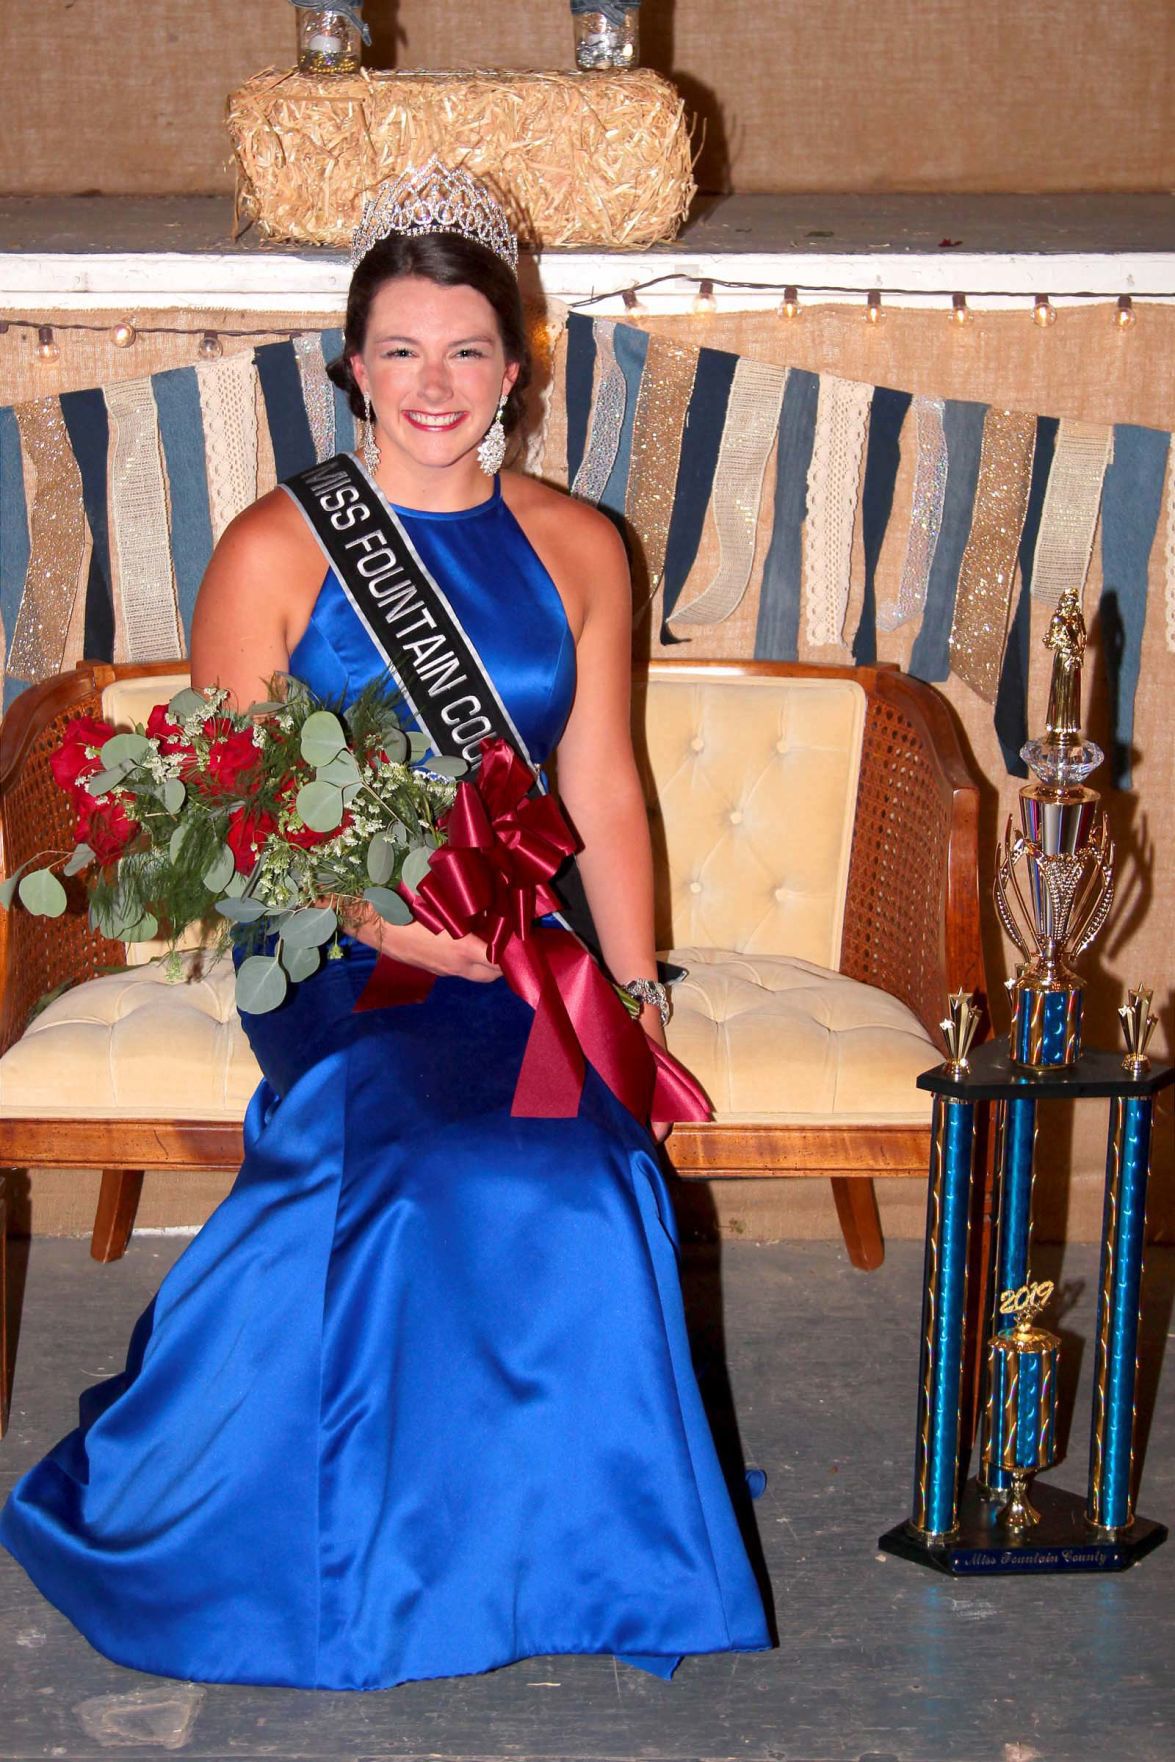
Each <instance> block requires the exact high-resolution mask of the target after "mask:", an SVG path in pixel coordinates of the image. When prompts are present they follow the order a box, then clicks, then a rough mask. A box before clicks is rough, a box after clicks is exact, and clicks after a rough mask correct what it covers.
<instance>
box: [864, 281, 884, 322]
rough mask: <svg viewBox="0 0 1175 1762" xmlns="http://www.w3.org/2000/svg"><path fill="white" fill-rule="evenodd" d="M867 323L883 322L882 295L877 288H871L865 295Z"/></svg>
mask: <svg viewBox="0 0 1175 1762" xmlns="http://www.w3.org/2000/svg"><path fill="white" fill-rule="evenodd" d="M865 323H866V324H880V323H881V295H880V294H879V293H878V291H877V289H876V288H870V289H869V292H868V293H867V294H866V296H865Z"/></svg>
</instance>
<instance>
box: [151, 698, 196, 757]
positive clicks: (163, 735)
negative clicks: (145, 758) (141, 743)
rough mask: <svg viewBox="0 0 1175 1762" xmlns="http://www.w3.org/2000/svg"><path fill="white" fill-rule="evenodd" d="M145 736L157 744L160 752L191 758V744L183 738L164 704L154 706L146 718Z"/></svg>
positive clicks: (180, 730) (181, 732) (177, 724)
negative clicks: (179, 754) (180, 754)
mask: <svg viewBox="0 0 1175 1762" xmlns="http://www.w3.org/2000/svg"><path fill="white" fill-rule="evenodd" d="M147 735H148V738H149V739H151V740H154V741H157V742H158V744H159V750H160V751H161V752H165V753H182V754H183V756H184V757H185V758H191V756H192V743H191V741H190V740H187V739H186V738H185V737H184V733H183V730H182V729H181V728H180V725H179V723H178V722H177V721H176V719H175V717H174V716H173V715H172V713H171V711H170V710H169V709H168V707H167V705H166V704H156V705H155V708H154V709H153V710H152V711H151V714H150V715H149V716H148V717H147Z"/></svg>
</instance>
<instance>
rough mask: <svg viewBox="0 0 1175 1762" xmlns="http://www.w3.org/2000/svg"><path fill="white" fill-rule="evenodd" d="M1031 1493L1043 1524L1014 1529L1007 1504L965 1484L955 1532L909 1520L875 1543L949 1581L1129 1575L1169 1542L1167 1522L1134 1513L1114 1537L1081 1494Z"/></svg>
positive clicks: (1055, 1490)
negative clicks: (941, 1532)
mask: <svg viewBox="0 0 1175 1762" xmlns="http://www.w3.org/2000/svg"><path fill="white" fill-rule="evenodd" d="M1032 1496H1033V1498H1034V1500H1035V1501H1036V1504H1037V1507H1038V1509H1039V1511H1040V1522H1039V1523H1036V1524H1033V1525H1032V1527H1031V1528H1029V1529H1021V1530H1014V1529H1010V1528H1009V1527H1008V1525H1007V1523H1006V1522H1005V1521H1004V1507H1003V1505H1002V1504H997V1503H996V1502H995V1501H993V1500H991V1499H988V1498H985V1497H984V1496H983V1495H982V1493H981V1492H980V1491H979V1488H978V1484H977V1482H975V1481H968V1483H967V1485H966V1487H965V1488H964V1490H963V1497H962V1499H961V1501H960V1504H959V1525H958V1528H957V1529H956V1530H954V1531H953V1532H952V1534H951V1535H949V1536H934V1537H924V1536H922V1535H921V1534H920V1533H919V1531H918V1530H916V1529H914V1527H913V1526H912V1525H911V1524H910V1523H899V1524H897V1525H895V1527H894V1528H893V1529H891V1530H887V1531H886V1532H885V1534H884V1535H883V1536H882V1537H881V1539H880V1541H879V1542H878V1544H877V1546H878V1547H879V1548H880V1549H881V1550H882V1552H883V1553H885V1554H895V1555H897V1556H898V1557H899V1558H900V1559H902V1560H913V1561H914V1562H915V1563H916V1564H917V1565H918V1566H929V1567H931V1568H932V1569H933V1570H934V1571H935V1572H945V1573H947V1574H948V1575H949V1576H950V1577H951V1578H981V1577H986V1576H988V1575H991V1574H994V1573H1020V1574H1023V1573H1026V1572H1125V1570H1126V1568H1127V1567H1128V1566H1133V1565H1134V1562H1135V1561H1136V1560H1141V1559H1142V1557H1143V1555H1144V1554H1149V1553H1150V1552H1151V1550H1152V1548H1157V1547H1158V1546H1159V1544H1160V1542H1165V1541H1166V1539H1167V1530H1166V1526H1165V1525H1164V1524H1161V1523H1152V1522H1151V1521H1150V1519H1149V1518H1146V1517H1136V1518H1135V1519H1134V1522H1133V1523H1132V1524H1131V1525H1130V1527H1129V1529H1124V1530H1119V1531H1117V1532H1116V1533H1115V1534H1113V1535H1107V1534H1106V1533H1105V1532H1104V1531H1102V1530H1098V1529H1095V1528H1094V1526H1093V1524H1091V1523H1090V1522H1089V1521H1088V1520H1087V1518H1086V1516H1085V1499H1084V1497H1083V1496H1082V1495H1081V1494H1078V1493H1066V1492H1065V1491H1063V1489H1061V1488H1059V1487H1050V1486H1048V1485H1047V1484H1046V1485H1043V1486H1042V1485H1041V1484H1040V1483H1039V1482H1036V1483H1034V1485H1033V1488H1032Z"/></svg>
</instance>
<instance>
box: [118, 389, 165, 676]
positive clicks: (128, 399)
mask: <svg viewBox="0 0 1175 1762" xmlns="http://www.w3.org/2000/svg"><path fill="white" fill-rule="evenodd" d="M106 408H107V410H108V411H109V413H110V425H111V448H110V532H111V540H112V543H111V561H112V563H113V567H114V588H115V645H114V658H115V660H116V661H165V660H169V659H170V658H171V657H172V656H173V655H181V654H183V652H184V638H183V630H182V628H181V624H180V616H179V602H178V598H177V595H176V586H175V576H174V574H173V572H172V567H171V534H170V531H169V529H168V519H167V491H166V489H165V486H164V481H163V453H162V448H161V446H160V440H159V421H158V415H157V412H156V409H155V399H154V397H153V396H152V394H151V382H150V380H147V379H128V380H123V381H122V382H120V383H117V384H115V385H109V386H107V387H106Z"/></svg>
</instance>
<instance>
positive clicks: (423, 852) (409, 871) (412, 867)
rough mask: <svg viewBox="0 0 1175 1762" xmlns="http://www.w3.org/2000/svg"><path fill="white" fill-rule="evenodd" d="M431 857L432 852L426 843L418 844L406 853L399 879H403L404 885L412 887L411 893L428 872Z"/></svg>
mask: <svg viewBox="0 0 1175 1762" xmlns="http://www.w3.org/2000/svg"><path fill="white" fill-rule="evenodd" d="M431 857H432V852H431V851H430V850H429V849H428V847H427V845H423V844H418V845H416V846H415V847H414V848H413V849H412V850H410V851H409V852H408V855H407V856H406V857H405V858H404V867H403V868H402V869H401V871H400V879H401V880H402V881H403V883H404V885H405V887H410V888H411V889H412V891H413V893H415V892H416V889H417V888H418V887H419V886H420V883H421V882H422V881H423V880H424V877H425V876H426V875H427V874H428V867H429V861H430V859H431Z"/></svg>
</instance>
